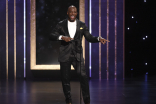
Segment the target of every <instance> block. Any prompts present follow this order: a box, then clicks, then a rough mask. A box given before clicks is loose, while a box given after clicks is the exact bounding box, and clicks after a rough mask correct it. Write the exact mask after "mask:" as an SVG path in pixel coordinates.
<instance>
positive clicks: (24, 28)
mask: <svg viewBox="0 0 156 104" xmlns="http://www.w3.org/2000/svg"><path fill="white" fill-rule="evenodd" d="M24 78H26V0H24Z"/></svg>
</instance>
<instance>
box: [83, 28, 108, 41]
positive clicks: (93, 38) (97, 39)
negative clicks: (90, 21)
mask: <svg viewBox="0 0 156 104" xmlns="http://www.w3.org/2000/svg"><path fill="white" fill-rule="evenodd" d="M84 36H85V38H86V39H87V41H89V42H91V43H95V42H101V43H102V44H105V43H106V41H107V42H110V41H109V40H106V39H104V38H102V37H95V36H93V35H91V34H90V33H89V30H88V28H87V26H86V25H85V26H84Z"/></svg>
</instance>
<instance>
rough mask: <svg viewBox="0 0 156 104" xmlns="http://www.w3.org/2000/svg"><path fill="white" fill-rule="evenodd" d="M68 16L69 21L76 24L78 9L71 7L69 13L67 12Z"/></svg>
mask: <svg viewBox="0 0 156 104" xmlns="http://www.w3.org/2000/svg"><path fill="white" fill-rule="evenodd" d="M67 15H68V20H69V21H70V22H74V21H75V19H76V16H77V9H76V7H74V6H71V7H69V8H68V11H67Z"/></svg>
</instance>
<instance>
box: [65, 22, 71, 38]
mask: <svg viewBox="0 0 156 104" xmlns="http://www.w3.org/2000/svg"><path fill="white" fill-rule="evenodd" d="M64 32H65V35H66V36H69V37H70V35H69V31H68V19H66V20H65V23H64Z"/></svg>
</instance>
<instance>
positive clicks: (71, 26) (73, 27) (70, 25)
mask: <svg viewBox="0 0 156 104" xmlns="http://www.w3.org/2000/svg"><path fill="white" fill-rule="evenodd" d="M68 32H69V35H70V37H71V38H74V36H75V33H76V20H75V21H74V22H70V21H69V20H68ZM61 38H62V35H60V36H59V40H62V39H61ZM97 40H98V41H99V37H98V38H97Z"/></svg>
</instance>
